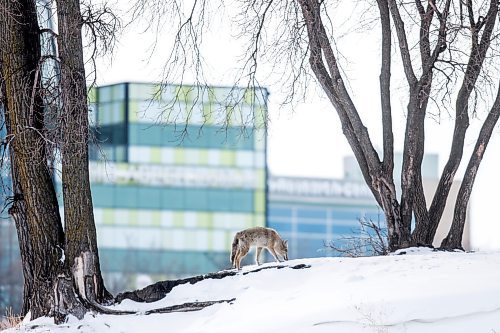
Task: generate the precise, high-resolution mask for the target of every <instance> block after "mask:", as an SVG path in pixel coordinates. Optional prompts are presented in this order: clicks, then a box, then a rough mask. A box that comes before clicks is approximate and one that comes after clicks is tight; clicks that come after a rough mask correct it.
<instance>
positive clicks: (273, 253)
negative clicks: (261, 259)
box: [269, 247, 281, 262]
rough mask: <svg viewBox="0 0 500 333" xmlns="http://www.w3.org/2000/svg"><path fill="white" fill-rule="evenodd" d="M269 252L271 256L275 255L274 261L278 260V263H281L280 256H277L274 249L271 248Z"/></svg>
mask: <svg viewBox="0 0 500 333" xmlns="http://www.w3.org/2000/svg"><path fill="white" fill-rule="evenodd" d="M269 252H271V254H272V255H273V257H274V259H276V261H277V262H281V260H280V259H279V257H278V255H277V254H276V251H274V248H272V247H270V248H269Z"/></svg>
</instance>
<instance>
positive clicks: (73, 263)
mask: <svg viewBox="0 0 500 333" xmlns="http://www.w3.org/2000/svg"><path fill="white" fill-rule="evenodd" d="M56 2H57V17H58V22H59V35H58V38H57V43H58V46H59V58H60V71H61V84H60V88H61V95H62V96H61V97H62V98H61V102H62V115H61V118H62V143H61V153H62V187H63V197H64V223H65V233H66V244H65V245H66V246H65V249H66V264H67V266H68V267H70V268H71V271H72V273H73V277H74V282H75V285H76V287H77V290H78V291H79V293H80V296H81V297H83V298H84V299H89V300H90V301H92V302H99V303H102V302H105V301H108V300H110V299H111V295H110V294H109V293H108V291H107V290H106V288H105V287H104V283H103V279H102V275H101V269H100V265H99V254H98V250H97V235H96V229H95V222H94V212H93V206H92V196H91V193H90V179H89V157H88V142H89V122H88V112H89V111H88V106H87V85H86V76H85V67H84V61H83V44H82V24H83V17H82V14H81V12H80V1H79V0H57V1H56Z"/></svg>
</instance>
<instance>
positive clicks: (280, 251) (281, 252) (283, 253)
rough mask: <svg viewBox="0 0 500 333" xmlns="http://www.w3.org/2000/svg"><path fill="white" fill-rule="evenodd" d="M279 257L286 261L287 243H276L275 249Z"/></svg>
mask: <svg viewBox="0 0 500 333" xmlns="http://www.w3.org/2000/svg"><path fill="white" fill-rule="evenodd" d="M275 250H276V251H277V252H278V254H279V255H281V256H282V257H283V259H285V260H288V241H287V240H282V241H281V242H278V248H277V249H275Z"/></svg>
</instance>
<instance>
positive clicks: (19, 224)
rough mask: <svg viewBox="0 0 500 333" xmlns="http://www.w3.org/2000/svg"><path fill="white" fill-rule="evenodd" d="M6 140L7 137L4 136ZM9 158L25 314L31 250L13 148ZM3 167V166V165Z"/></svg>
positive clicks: (0, 101) (0, 96)
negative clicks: (22, 277)
mask: <svg viewBox="0 0 500 333" xmlns="http://www.w3.org/2000/svg"><path fill="white" fill-rule="evenodd" d="M4 83H5V82H4V80H3V75H2V68H1V67H0V110H1V111H2V112H3V116H4V121H5V125H6V129H7V133H12V129H11V127H10V122H9V113H8V111H7V101H6V91H5V84H4ZM5 139H6V141H7V140H8V138H5ZM9 159H10V175H11V180H12V193H11V195H12V205H11V207H10V208H9V211H8V213H9V214H10V215H11V216H12V218H13V220H14V224H15V225H16V231H17V239H18V244H19V252H20V254H21V262H22V269H23V276H25V278H24V285H23V303H22V308H21V315H22V316H25V315H26V314H27V313H28V311H29V307H30V302H29V300H30V298H31V293H32V291H33V285H32V284H33V269H34V268H33V262H32V261H31V260H30V258H31V257H32V250H31V244H30V238H29V231H28V222H27V220H26V203H25V202H24V197H23V192H22V189H21V184H20V183H19V173H18V170H17V168H16V165H15V163H14V154H13V150H12V149H9ZM3 167H5V166H3Z"/></svg>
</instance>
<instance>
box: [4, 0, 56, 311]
mask: <svg viewBox="0 0 500 333" xmlns="http://www.w3.org/2000/svg"><path fill="white" fill-rule="evenodd" d="M2 5H3V6H0V8H1V10H2V11H3V12H2V13H0V14H1V17H2V19H1V20H0V36H1V39H0V43H1V45H0V52H1V60H2V75H3V79H4V80H5V96H6V99H5V100H6V108H5V109H6V110H7V111H8V115H7V118H8V121H9V124H8V127H7V128H8V130H10V132H8V135H9V136H11V138H12V141H11V143H10V149H11V153H12V155H13V161H12V165H13V166H14V168H15V170H16V171H15V172H16V176H17V177H18V181H19V184H20V188H21V191H22V193H23V199H24V202H25V204H26V222H27V223H26V225H23V224H22V223H21V224H20V228H19V229H18V232H19V233H20V234H22V237H21V239H20V242H26V243H25V245H26V248H25V251H23V250H21V251H22V252H24V253H25V254H28V252H27V251H29V255H25V256H23V258H22V259H23V261H24V260H26V261H27V262H26V261H25V262H23V266H26V269H28V270H30V271H31V270H32V273H31V272H29V273H28V274H27V275H25V281H26V282H25V283H27V286H26V289H25V290H28V293H29V292H30V290H31V291H32V292H31V293H30V295H29V308H30V310H31V314H32V318H37V317H40V316H45V315H49V314H50V312H51V310H52V305H53V302H54V290H53V282H54V281H55V279H56V277H57V274H58V273H59V272H60V271H61V268H62V261H61V260H60V259H61V257H62V256H63V250H62V249H63V247H64V234H63V229H62V225H61V220H60V216H59V207H58V203H57V199H56V194H55V190H54V187H53V184H52V178H51V173H50V171H49V169H48V168H47V159H46V149H45V141H44V138H43V102H42V99H41V97H40V72H39V69H40V67H39V60H40V39H39V33H38V22H37V13H36V6H35V1H34V0H4V2H3V3H2ZM22 211H23V208H21V210H20V212H21V213H20V214H22ZM21 219H22V217H21V215H19V221H21ZM23 246H24V245H23Z"/></svg>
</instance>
